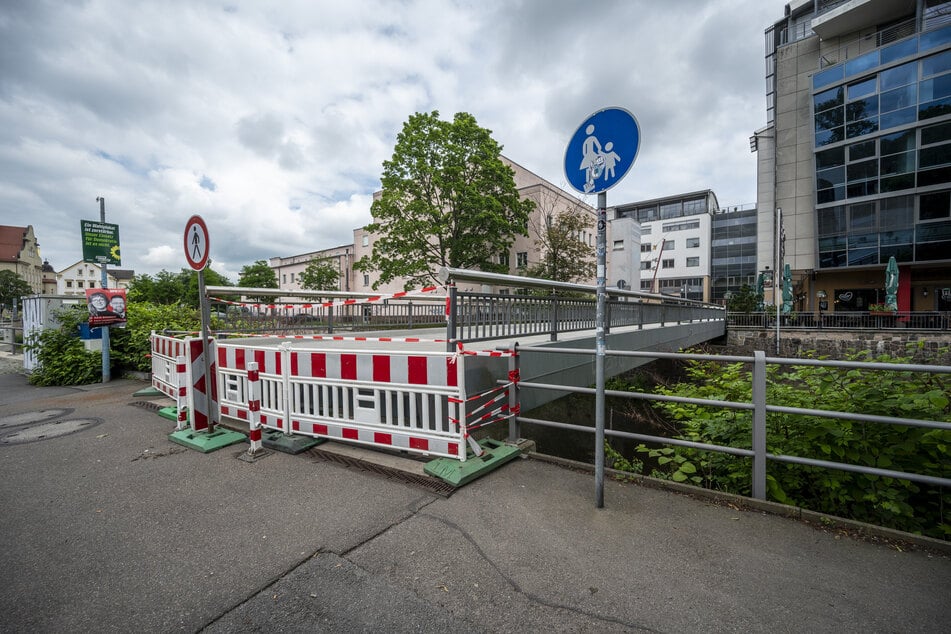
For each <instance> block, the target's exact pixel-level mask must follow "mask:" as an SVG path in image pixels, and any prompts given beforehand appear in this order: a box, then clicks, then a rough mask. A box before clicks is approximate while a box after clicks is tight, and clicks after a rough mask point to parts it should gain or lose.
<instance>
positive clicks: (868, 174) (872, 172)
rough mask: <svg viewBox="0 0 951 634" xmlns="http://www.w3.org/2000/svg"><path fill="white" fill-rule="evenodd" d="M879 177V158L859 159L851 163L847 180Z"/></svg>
mask: <svg viewBox="0 0 951 634" xmlns="http://www.w3.org/2000/svg"><path fill="white" fill-rule="evenodd" d="M877 177H878V160H877V159H874V158H873V159H869V160H867V161H859V162H858V163H850V164H849V167H848V171H847V180H848V182H850V183H852V182H855V181H865V180H868V179H870V178H877Z"/></svg>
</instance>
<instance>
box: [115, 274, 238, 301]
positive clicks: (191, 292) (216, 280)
mask: <svg viewBox="0 0 951 634" xmlns="http://www.w3.org/2000/svg"><path fill="white" fill-rule="evenodd" d="M204 275H205V285H206V286H232V283H231V281H230V280H228V278H226V277H225V276H224V275H222V274H221V273H218V272H217V271H214V270H212V269H210V268H206V269H205V271H204ZM127 295H128V299H129V302H130V303H134V302H148V303H151V304H162V305H172V306H179V305H183V306H188V307H190V308H198V271H195V270H193V269H187V268H183V269H181V270H180V271H179V272H178V273H172V272H171V271H166V270H164V269H163V270H161V271H159V272H158V273H156V275H155V277H152V276H150V275H148V274H144V275H136V276H135V277H133V278H132V283H131V284H130V285H129V290H128V294H127Z"/></svg>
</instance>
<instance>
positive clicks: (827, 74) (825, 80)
mask: <svg viewBox="0 0 951 634" xmlns="http://www.w3.org/2000/svg"><path fill="white" fill-rule="evenodd" d="M844 73H845V67H843V66H833V67H832V68H828V69H826V70H824V71H822V72H819V73H816V74H815V75H813V76H812V88H813V90H815V89H817V88H822V87H823V86H828V85H829V84H834V83H835V82H837V81H841V80H842V78H843V77H844Z"/></svg>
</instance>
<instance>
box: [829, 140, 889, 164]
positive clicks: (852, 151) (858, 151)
mask: <svg viewBox="0 0 951 634" xmlns="http://www.w3.org/2000/svg"><path fill="white" fill-rule="evenodd" d="M834 151H835V150H826V152H834ZM816 156H817V157H818V154H817V155H816ZM870 156H875V141H863V142H861V143H853V144H852V145H850V146H849V160H850V161H859V160H861V159H864V158H868V157H870ZM816 164H817V165H818V158H817V161H816Z"/></svg>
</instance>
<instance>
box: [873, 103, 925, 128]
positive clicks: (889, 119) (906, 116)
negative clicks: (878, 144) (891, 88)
mask: <svg viewBox="0 0 951 634" xmlns="http://www.w3.org/2000/svg"><path fill="white" fill-rule="evenodd" d="M916 110H917V109H916V108H913V107H912V108H905V109H904V110H896V111H895V112H889V113H888V114H883V115H882V116H881V117H879V122H880V123H881V126H882V130H887V129H888V128H895V127H898V126H900V125H905V124H906V123H914V122H915V119H916V118H917V115H918V113H917V112H916Z"/></svg>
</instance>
